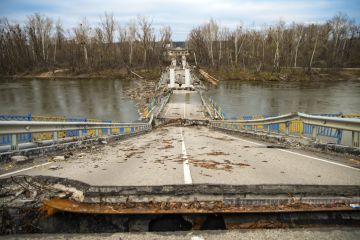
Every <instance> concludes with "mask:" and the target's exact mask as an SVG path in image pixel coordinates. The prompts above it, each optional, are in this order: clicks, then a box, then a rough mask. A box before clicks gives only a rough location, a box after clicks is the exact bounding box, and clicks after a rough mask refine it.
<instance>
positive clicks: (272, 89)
mask: <svg viewBox="0 0 360 240" xmlns="http://www.w3.org/2000/svg"><path fill="white" fill-rule="evenodd" d="M133 84H134V83H133V82H132V81H130V80H104V79H91V80H88V79H82V80H79V79H76V80H45V79H33V80H31V79H15V80H13V79H9V80H1V81H0V114H20V115H24V114H27V113H32V114H33V115H60V116H67V117H88V118H96V119H102V120H107V119H109V120H114V121H121V122H130V121H136V120H137V119H138V118H139V115H138V112H137V109H136V105H135V102H134V101H132V100H131V99H130V98H129V97H128V96H127V95H126V93H125V91H126V90H127V89H129V88H131V87H133ZM207 95H208V96H212V97H213V98H214V99H215V100H216V102H217V103H218V104H219V105H220V106H221V107H222V109H223V111H224V112H225V113H226V114H227V116H228V117H238V116H243V115H255V114H276V113H287V112H293V111H301V112H307V113H338V112H343V113H359V112H360V81H338V82H334V81H314V82H312V81H292V82H243V81H222V82H220V84H219V86H218V87H209V90H208V92H207Z"/></svg>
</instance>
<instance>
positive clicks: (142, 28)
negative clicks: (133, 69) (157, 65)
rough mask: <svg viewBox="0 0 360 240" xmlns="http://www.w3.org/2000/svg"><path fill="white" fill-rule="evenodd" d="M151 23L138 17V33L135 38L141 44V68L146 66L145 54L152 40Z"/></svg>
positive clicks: (145, 18)
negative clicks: (142, 55) (142, 54)
mask: <svg viewBox="0 0 360 240" xmlns="http://www.w3.org/2000/svg"><path fill="white" fill-rule="evenodd" d="M151 25H152V21H150V20H149V19H148V18H147V17H144V16H138V26H139V31H138V32H137V36H138V38H139V40H140V42H141V43H142V47H143V51H144V58H143V66H144V67H145V66H147V52H148V50H149V48H150V45H151V42H152V41H153V40H154V36H153V29H152V27H151Z"/></svg>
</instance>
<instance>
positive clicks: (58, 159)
mask: <svg viewBox="0 0 360 240" xmlns="http://www.w3.org/2000/svg"><path fill="white" fill-rule="evenodd" d="M52 160H53V161H64V160H65V156H55V157H53V158H52Z"/></svg>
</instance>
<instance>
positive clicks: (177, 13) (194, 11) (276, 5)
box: [0, 0, 360, 41]
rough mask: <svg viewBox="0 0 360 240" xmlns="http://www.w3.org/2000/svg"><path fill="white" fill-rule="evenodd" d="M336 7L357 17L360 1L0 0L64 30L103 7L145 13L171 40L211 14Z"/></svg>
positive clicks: (327, 11)
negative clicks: (56, 23)
mask: <svg viewBox="0 0 360 240" xmlns="http://www.w3.org/2000/svg"><path fill="white" fill-rule="evenodd" d="M340 11H341V12H343V13H346V14H348V15H349V16H350V17H351V18H354V19H355V20H356V22H358V23H359V22H360V0H297V1H292V0H268V1H265V0H252V1H251V0H167V1H161V0H129V1H124V0H117V1H116V0H57V1H54V0H0V16H1V17H7V18H8V19H9V20H12V21H16V22H19V23H23V22H24V21H25V20H26V16H28V15H30V14H33V13H35V12H39V13H42V14H46V15H48V16H50V17H52V18H53V19H54V20H56V19H57V18H60V19H61V21H62V23H63V25H64V27H65V28H66V29H70V28H72V27H74V26H76V24H77V23H78V22H79V21H80V20H81V19H82V18H83V17H86V18H87V19H88V21H89V22H90V23H91V24H97V23H98V21H99V19H100V16H101V15H103V14H104V12H108V13H113V14H114V16H115V17H116V19H117V20H118V21H119V22H120V24H122V25H124V24H126V23H127V21H128V20H129V19H131V18H134V17H136V16H137V15H145V16H149V17H151V18H152V19H153V26H154V28H155V29H156V30H157V29H158V28H159V27H161V26H165V25H169V26H171V28H172V30H173V39H174V40H176V41H179V40H185V38H186V36H187V33H188V32H189V30H190V29H191V28H192V27H193V26H197V25H200V24H202V23H204V22H205V21H207V20H209V19H210V18H211V17H212V18H214V19H215V20H216V21H218V23H219V24H221V25H223V26H227V27H229V28H231V29H232V28H234V27H235V26H236V25H237V24H239V23H243V24H244V25H247V26H262V25H264V24H273V23H274V22H276V21H278V20H279V19H282V20H284V21H285V22H287V23H290V22H292V21H296V22H305V23H312V22H324V21H325V20H327V19H329V18H331V17H332V16H334V15H335V14H336V13H338V12H340Z"/></svg>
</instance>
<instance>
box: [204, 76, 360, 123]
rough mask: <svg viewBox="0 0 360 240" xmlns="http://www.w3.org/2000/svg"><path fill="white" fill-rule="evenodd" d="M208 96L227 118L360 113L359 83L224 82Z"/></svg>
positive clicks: (351, 81) (353, 81)
mask: <svg viewBox="0 0 360 240" xmlns="http://www.w3.org/2000/svg"><path fill="white" fill-rule="evenodd" d="M207 95H208V96H212V97H213V98H214V100H215V101H216V102H217V103H218V104H219V105H220V106H221V107H222V109H223V111H224V112H225V113H226V115H227V117H239V116H244V115H262V114H264V115H268V114H278V113H288V112H297V111H298V112H306V113H339V112H342V113H360V81H356V80H349V81H337V82H334V81H290V82H261V81H252V82H243V81H236V80H233V81H221V82H220V83H219V86H218V87H209V91H208V92H207Z"/></svg>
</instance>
